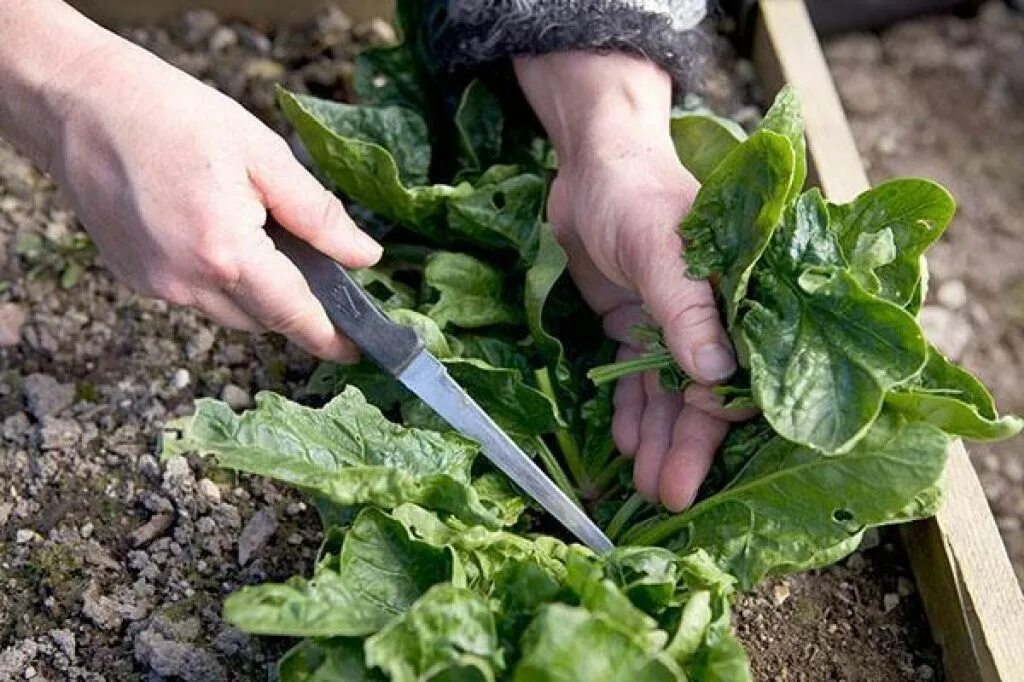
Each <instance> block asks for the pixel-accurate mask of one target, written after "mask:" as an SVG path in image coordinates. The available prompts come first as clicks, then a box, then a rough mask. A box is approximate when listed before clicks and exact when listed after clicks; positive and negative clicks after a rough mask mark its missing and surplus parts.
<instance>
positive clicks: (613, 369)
mask: <svg viewBox="0 0 1024 682" xmlns="http://www.w3.org/2000/svg"><path fill="white" fill-rule="evenodd" d="M672 363H673V360H672V354H671V353H669V352H668V351H667V350H662V351H656V352H654V353H650V354H648V355H644V356H642V357H639V358H636V359H634V360H625V361H623V362H613V363H611V364H608V365H600V366H598V367H594V368H592V369H591V370H590V371H589V372H587V377H588V378H589V379H590V380H591V381H593V382H594V383H595V384H596V385H598V386H600V385H601V384H607V383H608V382H610V381H615V380H617V379H621V378H622V377H624V376H629V375H630V374H636V373H637V372H646V371H648V370H652V369H665V368H666V367H671V366H672Z"/></svg>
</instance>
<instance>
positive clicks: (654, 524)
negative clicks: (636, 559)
mask: <svg viewBox="0 0 1024 682" xmlns="http://www.w3.org/2000/svg"><path fill="white" fill-rule="evenodd" d="M691 509H692V507H691ZM689 522H690V514H689V513H688V512H683V513H682V514H676V515H675V516H670V517H669V518H667V519H661V520H655V519H651V521H650V522H649V523H646V524H640V525H637V526H634V527H633V528H631V529H630V530H629V532H627V533H626V537H625V538H623V541H624V542H628V544H631V545H643V546H649V545H657V544H660V543H661V542H663V541H665V540H667V539H668V538H670V537H672V536H673V535H675V534H677V533H679V532H680V531H681V530H683V529H684V528H686V524H688V523H689Z"/></svg>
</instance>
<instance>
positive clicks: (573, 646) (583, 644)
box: [514, 603, 686, 682]
mask: <svg viewBox="0 0 1024 682" xmlns="http://www.w3.org/2000/svg"><path fill="white" fill-rule="evenodd" d="M644 634H646V633H634V632H629V631H628V630H626V629H625V628H622V627H620V625H619V624H618V623H616V622H614V621H613V620H611V619H610V618H608V617H607V616H605V615H604V614H600V613H592V612H591V611H588V610H587V609H586V608H583V607H576V606H568V605H566V604H558V603H555V604H549V605H547V606H544V607H542V608H541V609H540V612H539V614H538V615H537V617H536V618H535V619H534V621H533V622H532V623H531V624H530V627H529V628H528V629H527V631H526V634H525V635H523V644H522V649H523V655H522V658H521V659H520V661H519V665H518V666H516V669H515V676H514V679H515V680H516V682H579V680H587V681H588V682H621V681H622V680H644V681H645V682H668V681H674V682H684V681H685V680H686V677H685V675H684V673H683V671H682V670H680V669H679V667H678V665H677V664H676V663H675V661H673V660H672V659H671V658H670V657H669V656H667V655H665V654H663V653H661V652H659V651H658V650H656V649H655V650H652V649H651V648H649V644H648V643H647V641H646V640H645V637H644V636H643V635H644Z"/></svg>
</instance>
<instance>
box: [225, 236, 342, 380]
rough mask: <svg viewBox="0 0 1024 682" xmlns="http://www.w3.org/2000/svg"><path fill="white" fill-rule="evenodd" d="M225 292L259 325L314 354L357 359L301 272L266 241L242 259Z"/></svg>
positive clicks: (338, 359) (329, 357)
mask: <svg viewBox="0 0 1024 682" xmlns="http://www.w3.org/2000/svg"><path fill="white" fill-rule="evenodd" d="M225 293H226V294H227V295H228V296H229V297H230V298H231V299H232V300H233V301H234V303H235V304H236V305H238V307H240V308H241V309H242V310H244V311H245V312H246V313H248V314H249V315H250V316H251V317H253V318H254V319H256V320H257V321H259V323H260V324H262V325H263V326H264V327H266V328H267V329H269V330H271V331H275V332H278V333H280V334H284V335H285V336H287V337H288V338H289V339H290V340H291V341H292V342H293V343H295V345H297V346H299V347H300V348H302V349H304V350H306V351H308V352H309V353H312V354H313V355H316V356H318V357H321V358H324V359H326V360H336V361H338V362H354V361H355V360H357V359H358V358H359V351H358V349H357V348H356V347H355V345H354V344H353V343H352V342H351V341H350V340H348V339H347V338H345V337H344V336H342V335H341V334H340V333H339V332H338V330H337V329H335V327H334V325H333V324H331V321H330V320H329V319H328V318H327V313H326V312H325V311H324V309H323V306H321V305H320V302H319V301H317V300H316V298H315V297H314V296H313V294H312V292H310V290H309V286H308V285H307V284H306V280H305V279H304V278H303V277H302V274H301V273H300V272H299V271H298V269H297V268H296V267H295V265H293V264H292V262H291V261H290V260H288V258H287V257H286V256H285V255H284V254H283V253H281V252H280V251H278V250H276V249H274V248H273V246H272V244H271V242H270V238H269V237H267V238H266V241H265V242H264V241H261V242H260V243H259V246H257V247H256V248H254V249H253V251H252V254H251V255H250V256H248V257H247V258H245V259H244V260H243V261H242V263H241V266H240V274H239V277H238V280H237V282H235V283H234V284H232V285H231V286H230V287H229V288H228V290H227V291H226V292H225Z"/></svg>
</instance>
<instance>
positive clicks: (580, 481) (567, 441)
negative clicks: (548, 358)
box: [533, 367, 591, 490]
mask: <svg viewBox="0 0 1024 682" xmlns="http://www.w3.org/2000/svg"><path fill="white" fill-rule="evenodd" d="M533 375H534V377H536V379H537V387H538V388H539V389H540V392H541V393H543V394H544V395H546V396H547V397H548V398H550V399H551V402H553V403H554V404H555V407H556V409H558V412H559V417H560V418H562V419H564V415H562V414H561V406H560V405H559V404H558V394H557V393H556V392H555V386H554V384H553V383H552V382H551V373H550V372H549V371H548V368H547V367H541V368H540V369H537V370H534V372H533ZM555 440H556V441H557V442H558V447H559V449H561V451H562V456H563V457H565V463H566V465H567V466H568V467H569V473H570V474H572V477H573V479H575V481H576V487H577V488H579V489H581V490H589V489H590V488H591V483H590V476H588V475H587V467H586V465H584V463H583V457H582V456H581V455H580V449H579V447H578V446H577V445H576V439H575V438H573V435H572V431H570V430H569V427H567V426H559V427H558V428H556V429H555Z"/></svg>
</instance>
